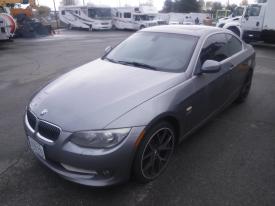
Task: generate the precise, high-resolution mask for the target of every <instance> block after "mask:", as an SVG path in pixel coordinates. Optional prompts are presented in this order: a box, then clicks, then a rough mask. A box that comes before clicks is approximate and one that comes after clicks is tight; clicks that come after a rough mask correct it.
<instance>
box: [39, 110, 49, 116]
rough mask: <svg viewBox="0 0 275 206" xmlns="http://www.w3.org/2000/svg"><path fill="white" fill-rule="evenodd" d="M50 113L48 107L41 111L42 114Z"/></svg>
mask: <svg viewBox="0 0 275 206" xmlns="http://www.w3.org/2000/svg"><path fill="white" fill-rule="evenodd" d="M47 113H48V110H47V109H43V110H42V111H41V112H40V116H44V115H45V114H47Z"/></svg>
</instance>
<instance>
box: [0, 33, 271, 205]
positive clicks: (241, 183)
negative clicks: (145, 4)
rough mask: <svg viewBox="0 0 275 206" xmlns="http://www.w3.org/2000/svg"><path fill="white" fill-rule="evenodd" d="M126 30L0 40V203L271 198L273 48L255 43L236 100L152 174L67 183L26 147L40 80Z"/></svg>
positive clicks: (260, 201) (99, 50)
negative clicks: (111, 182) (29, 107)
mask: <svg viewBox="0 0 275 206" xmlns="http://www.w3.org/2000/svg"><path fill="white" fill-rule="evenodd" d="M130 34H131V33H130V32H121V31H113V32H92V33H90V32H81V31H63V32H62V33H61V34H59V35H57V36H54V37H47V38H41V39H33V40H29V39H18V40H15V41H14V42H5V43H0V62H1V63H0V117H1V118H0V205H1V206H6V205H12V206H14V205H37V206H39V205H59V206H60V205H120V206H123V205H158V206H161V205H168V204H169V205H192V206H196V205H204V206H207V205H209V206H212V205H232V206H238V205H249V206H253V205H255V206H256V205H257V206H258V205H266V206H267V205H270V206H273V205H274V204H275V66H274V65H275V49H274V48H272V47H270V48H269V47H261V46H257V47H256V48H255V49H256V52H257V67H256V70H255V76H254V79H253V86H252V90H251V93H250V95H249V97H248V99H247V101H246V102H245V103H244V104H241V105H235V104H234V105H232V106H231V107H230V108H228V109H226V110H225V111H224V112H223V113H221V114H220V115H218V116H217V117H215V118H214V119H213V120H212V121H210V122H209V123H207V124H206V125H205V126H204V127H202V128H201V129H200V130H199V131H197V132H196V133H195V134H194V135H192V136H190V137H189V138H188V139H186V140H185V141H184V142H182V144H181V145H179V146H178V148H177V151H176V153H175V155H174V158H173V160H172V162H171V163H170V165H169V167H168V169H167V170H166V172H165V173H164V174H163V175H162V176H161V177H160V178H159V179H158V180H156V181H154V182H152V183H150V184H147V185H140V184H137V183H135V182H133V181H131V182H129V183H126V184H123V185H120V186H115V187H109V188H102V189H96V188H89V187H84V186H80V185H77V184H74V183H71V182H68V181H66V180H64V179H62V178H60V177H59V176H57V175H56V174H54V173H53V172H51V171H49V170H48V169H47V168H45V167H43V166H42V165H41V164H40V163H39V162H38V161H36V159H35V158H34V156H33V155H32V154H31V152H30V151H29V149H28V148H27V143H26V137H25V134H24V130H23V124H22V122H23V113H24V109H25V106H26V104H27V102H28V100H29V99H30V97H31V96H32V94H33V93H34V92H35V91H36V90H37V89H39V88H40V87H42V86H43V85H45V84H46V83H47V82H48V81H50V80H52V79H54V78H56V77H58V76H59V75H61V74H63V73H65V72H67V71H69V70H71V69H73V68H75V67H77V66H79V65H82V64H84V63H86V62H89V61H92V60H94V59H96V58H97V57H99V56H101V55H102V54H103V51H104V49H105V47H107V46H108V45H112V46H113V45H116V44H117V43H119V42H120V41H121V40H123V39H125V38H126V37H127V36H129V35H130Z"/></svg>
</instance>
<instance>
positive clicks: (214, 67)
mask: <svg viewBox="0 0 275 206" xmlns="http://www.w3.org/2000/svg"><path fill="white" fill-rule="evenodd" d="M219 71H221V65H220V63H219V62H217V61H214V60H206V61H205V62H204V63H203V65H202V68H201V73H202V74H203V73H206V74H212V73H218V72H219Z"/></svg>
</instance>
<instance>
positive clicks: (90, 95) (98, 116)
mask: <svg viewBox="0 0 275 206" xmlns="http://www.w3.org/2000/svg"><path fill="white" fill-rule="evenodd" d="M184 78H185V75H184V73H168V72H160V71H152V70H147V69H141V68H135V67H131V66H125V65H120V64H114V63H111V62H107V61H103V60H101V59H98V60H96V61H93V62H90V63H88V64H86V65H83V66H81V67H79V68H77V69H75V70H72V71H71V72H69V73H67V74H65V75H63V76H61V77H60V78H58V79H57V80H55V81H53V82H52V83H50V84H48V85H47V86H46V87H45V88H43V89H42V90H41V91H40V92H39V93H37V95H35V97H34V98H33V99H32V101H31V103H30V109H31V111H32V112H34V113H35V114H36V116H37V117H38V118H39V119H43V120H46V121H48V122H51V123H53V124H56V125H58V126H60V127H61V128H62V129H63V130H65V131H72V132H73V131H81V130H95V129H103V128H104V127H106V126H107V125H108V124H109V123H110V122H112V121H113V120H115V119H117V118H119V117H121V116H122V115H123V114H126V113H127V112H129V111H130V110H131V109H133V108H135V107H136V106H138V105H140V104H142V103H143V102H145V101H147V100H149V99H150V98H153V97H154V96H156V95H158V94H160V93H162V92H163V91H165V90H167V89H169V88H171V87H173V86H175V85H177V84H178V83H180V82H182V81H183V80H184ZM152 109H153V108H152ZM42 111H43V112H42ZM45 111H46V112H45ZM141 115H146V114H141ZM133 126H136V125H133Z"/></svg>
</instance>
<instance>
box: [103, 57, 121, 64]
mask: <svg viewBox="0 0 275 206" xmlns="http://www.w3.org/2000/svg"><path fill="white" fill-rule="evenodd" d="M102 59H103V60H104V59H106V60H107V61H109V62H112V63H116V64H118V63H119V62H118V61H116V60H114V59H110V58H108V57H103V58H102Z"/></svg>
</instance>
